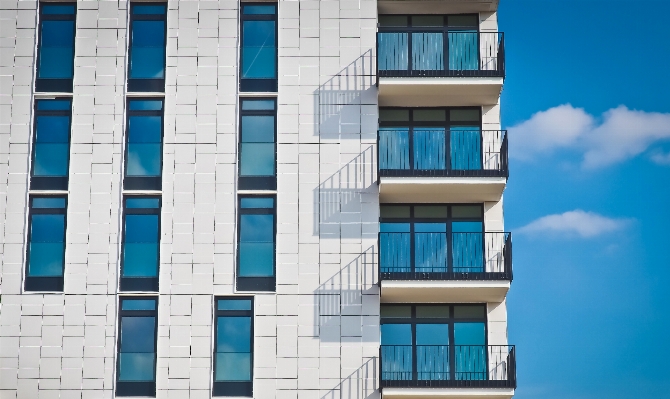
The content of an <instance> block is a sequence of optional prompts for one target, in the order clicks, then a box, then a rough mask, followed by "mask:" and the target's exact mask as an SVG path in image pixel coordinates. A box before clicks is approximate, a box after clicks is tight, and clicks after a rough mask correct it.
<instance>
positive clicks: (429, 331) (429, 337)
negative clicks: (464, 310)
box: [416, 324, 449, 345]
mask: <svg viewBox="0 0 670 399" xmlns="http://www.w3.org/2000/svg"><path fill="white" fill-rule="evenodd" d="M416 344H417V345H449V325H448V324H417V325H416Z"/></svg>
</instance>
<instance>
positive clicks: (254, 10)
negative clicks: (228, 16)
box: [242, 5, 276, 15]
mask: <svg viewBox="0 0 670 399" xmlns="http://www.w3.org/2000/svg"><path fill="white" fill-rule="evenodd" d="M275 10H276V8H275V6H256V5H254V6H242V13H243V14H246V15H257V14H265V15H267V14H275V12H276V11H275Z"/></svg>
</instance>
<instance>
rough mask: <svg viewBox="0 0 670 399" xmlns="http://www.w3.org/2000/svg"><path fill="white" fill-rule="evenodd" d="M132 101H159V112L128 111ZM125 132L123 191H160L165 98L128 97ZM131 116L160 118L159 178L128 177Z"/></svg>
mask: <svg viewBox="0 0 670 399" xmlns="http://www.w3.org/2000/svg"><path fill="white" fill-rule="evenodd" d="M132 101H161V104H162V106H161V110H160V111H156V110H132V111H131V110H130V103H131V102H132ZM126 110H127V112H126V131H125V143H124V144H125V148H124V154H123V157H124V162H123V188H124V190H156V191H158V190H161V189H162V188H163V160H164V157H163V150H164V145H165V98H163V97H128V98H127V100H126ZM132 116H160V118H161V145H160V148H161V149H160V158H161V159H160V164H161V165H160V170H161V173H160V176H128V147H129V144H130V117H132Z"/></svg>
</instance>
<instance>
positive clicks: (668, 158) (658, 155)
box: [651, 151, 670, 165]
mask: <svg viewBox="0 0 670 399" xmlns="http://www.w3.org/2000/svg"><path fill="white" fill-rule="evenodd" d="M651 160H652V161H654V162H655V163H657V164H659V165H670V152H668V153H667V154H664V153H662V152H660V151H658V152H655V153H653V154H651Z"/></svg>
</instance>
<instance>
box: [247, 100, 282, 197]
mask: <svg viewBox="0 0 670 399" xmlns="http://www.w3.org/2000/svg"><path fill="white" fill-rule="evenodd" d="M241 104H242V105H241V111H240V143H239V151H238V153H239V184H238V188H239V189H240V190H276V189H277V145H276V143H277V100H276V99H274V98H260V99H250V98H244V99H242V100H241Z"/></svg>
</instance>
